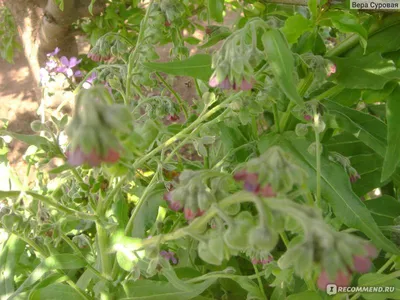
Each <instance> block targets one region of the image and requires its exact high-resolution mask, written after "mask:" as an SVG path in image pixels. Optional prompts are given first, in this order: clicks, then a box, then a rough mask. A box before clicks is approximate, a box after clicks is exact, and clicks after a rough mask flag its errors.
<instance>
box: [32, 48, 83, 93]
mask: <svg viewBox="0 0 400 300" xmlns="http://www.w3.org/2000/svg"><path fill="white" fill-rule="evenodd" d="M59 52H60V48H58V47H57V48H56V49H54V51H53V52H51V53H47V57H48V61H47V62H46V66H45V67H44V68H40V71H39V76H40V83H41V85H42V86H46V85H47V84H48V83H49V82H50V81H56V76H57V75H58V74H63V75H64V76H65V77H67V78H69V79H74V78H78V77H82V72H81V71H80V70H77V69H76V67H77V66H78V65H79V63H80V62H81V61H82V60H81V59H78V58H76V57H74V56H73V57H71V58H69V59H68V58H67V57H66V56H61V58H58V57H57V55H58V53H59Z"/></svg>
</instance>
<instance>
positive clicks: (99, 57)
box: [87, 52, 112, 62]
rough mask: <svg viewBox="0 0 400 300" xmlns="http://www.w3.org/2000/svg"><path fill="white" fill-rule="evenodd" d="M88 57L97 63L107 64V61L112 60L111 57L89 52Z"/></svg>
mask: <svg viewBox="0 0 400 300" xmlns="http://www.w3.org/2000/svg"><path fill="white" fill-rule="evenodd" d="M87 57H88V58H90V59H91V60H93V61H95V62H99V61H105V62H107V61H109V60H111V58H112V57H111V55H105V56H102V55H100V54H99V53H93V52H89V53H88V54H87Z"/></svg>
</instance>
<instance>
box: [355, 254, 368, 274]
mask: <svg viewBox="0 0 400 300" xmlns="http://www.w3.org/2000/svg"><path fill="white" fill-rule="evenodd" d="M371 266H372V262H371V260H370V259H369V258H368V257H365V256H361V255H354V257H353V267H354V270H355V271H356V272H358V273H361V274H362V273H367V272H368V271H369V270H370V269H371Z"/></svg>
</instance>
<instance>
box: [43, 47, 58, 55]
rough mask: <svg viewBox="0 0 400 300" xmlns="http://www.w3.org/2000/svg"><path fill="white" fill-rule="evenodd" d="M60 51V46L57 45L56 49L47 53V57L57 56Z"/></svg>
mask: <svg viewBox="0 0 400 300" xmlns="http://www.w3.org/2000/svg"><path fill="white" fill-rule="evenodd" d="M58 52H60V48H58V47H56V49H54V51H53V52H50V53H47V54H46V55H47V57H50V56H56V55H57V54H58Z"/></svg>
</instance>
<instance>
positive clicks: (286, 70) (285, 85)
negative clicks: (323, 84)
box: [262, 29, 303, 105]
mask: <svg viewBox="0 0 400 300" xmlns="http://www.w3.org/2000/svg"><path fill="white" fill-rule="evenodd" d="M262 40H263V43H264V51H265V52H266V54H267V59H268V63H269V64H270V66H271V71H272V73H273V75H274V77H275V80H276V81H277V83H278V85H279V87H280V89H281V90H282V91H283V92H284V93H285V95H286V96H287V97H288V98H289V99H290V100H291V101H293V102H295V103H297V104H299V105H303V99H302V98H301V97H300V95H299V93H298V91H297V88H296V84H295V81H294V58H293V53H292V52H291V51H290V49H289V46H288V44H287V42H286V40H285V38H284V37H283V36H282V34H281V33H280V31H279V30H278V29H271V30H269V31H267V32H265V33H264V35H263V37H262Z"/></svg>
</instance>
